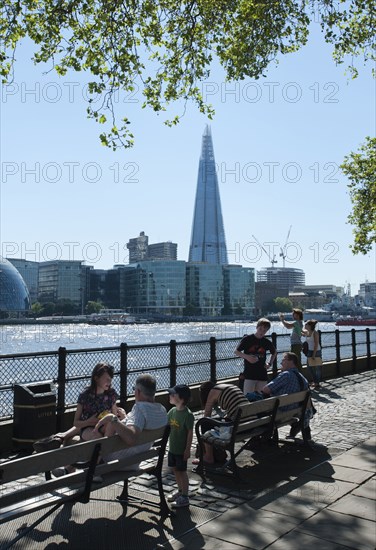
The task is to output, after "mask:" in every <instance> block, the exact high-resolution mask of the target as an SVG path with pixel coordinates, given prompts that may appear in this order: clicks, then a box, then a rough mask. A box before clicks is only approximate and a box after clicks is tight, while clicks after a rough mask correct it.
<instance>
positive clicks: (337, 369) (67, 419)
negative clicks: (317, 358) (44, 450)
mask: <svg viewBox="0 0 376 550" xmlns="http://www.w3.org/2000/svg"><path fill="white" fill-rule="evenodd" d="M373 369H376V355H372V356H371V357H370V358H368V357H358V358H357V359H356V363H355V364H354V361H353V359H343V360H341V362H340V365H338V362H336V361H329V362H326V363H324V364H323V367H322V380H323V382H324V384H325V380H329V379H335V378H337V377H343V376H346V375H350V374H354V373H355V372H357V373H361V372H365V371H368V370H373ZM303 374H304V376H305V377H306V378H307V380H310V374H309V371H308V368H307V367H306V366H304V367H303ZM221 382H227V383H237V382H238V379H237V378H228V379H221ZM199 386H200V385H199V384H193V385H191V391H192V397H191V401H190V404H189V406H190V408H191V410H192V411H194V412H195V411H198V410H200V409H201V404H200V397H199ZM156 400H157V401H158V402H159V403H162V404H163V405H164V406H165V407H166V408H167V409H169V407H170V405H169V396H168V393H167V392H166V391H161V392H158V393H157V395H156ZM133 404H134V399H133V397H129V399H128V400H127V402H126V410H127V412H128V411H129V410H130V409H131V408H132V406H133ZM74 412H75V407H73V408H69V409H67V410H66V411H65V413H64V414H63V415H62V417H61V419H60V421H61V426H60V429H61V430H62V431H63V430H66V429H68V428H70V427H71V426H72V422H73V416H74ZM12 438H13V420H5V421H2V422H0V454H4V453H9V452H10V451H20V452H22V451H25V452H30V450H31V449H30V447H29V448H27V447H26V448H22V446H20V445H19V444H15V442H14V441H13V439H12Z"/></svg>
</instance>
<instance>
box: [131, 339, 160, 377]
mask: <svg viewBox="0 0 376 550" xmlns="http://www.w3.org/2000/svg"><path fill="white" fill-rule="evenodd" d="M169 364H170V346H169V345H164V346H148V347H135V346H129V348H128V351H127V368H128V370H129V371H130V370H133V369H138V370H141V371H146V372H149V370H150V369H151V368H155V367H158V366H164V365H169Z"/></svg>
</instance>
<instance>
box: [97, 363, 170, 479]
mask: <svg viewBox="0 0 376 550" xmlns="http://www.w3.org/2000/svg"><path fill="white" fill-rule="evenodd" d="M156 386H157V384H156V380H155V378H154V377H153V376H151V375H150V374H140V376H138V377H137V379H136V385H135V388H134V391H135V404H134V405H133V407H132V410H131V411H130V412H129V413H128V414H127V415H126V417H125V419H124V420H119V418H118V417H117V416H116V415H115V414H108V415H107V416H105V417H104V418H101V419H100V420H99V422H98V423H97V425H96V426H95V431H100V430H101V428H102V427H104V435H105V436H112V435H114V434H118V435H119V437H120V438H121V439H122V440H123V441H124V442H125V443H126V444H127V445H129V447H131V448H129V449H122V450H120V451H116V452H114V453H111V454H110V455H108V456H106V457H103V458H104V460H106V462H110V461H111V460H120V459H123V458H125V457H128V456H131V455H134V454H138V453H141V452H143V451H146V450H148V449H150V448H151V446H152V442H151V443H144V444H143V445H136V441H137V434H139V433H140V432H142V430H155V429H157V428H162V427H163V426H166V425H167V411H166V409H165V407H164V406H163V405H161V404H160V403H156V402H155V392H156ZM124 469H125V470H126V469H132V470H134V469H135V465H134V464H132V466H131V467H130V468H124Z"/></svg>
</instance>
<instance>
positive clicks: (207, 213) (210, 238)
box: [188, 125, 228, 265]
mask: <svg viewBox="0 0 376 550" xmlns="http://www.w3.org/2000/svg"><path fill="white" fill-rule="evenodd" d="M188 261H189V262H205V263H209V264H219V265H224V264H227V263H228V262H227V250H226V239H225V230H224V226H223V219H222V209H221V200H220V196H219V187H218V178H217V171H216V166H215V159H214V149H213V141H212V136H211V131H210V127H209V126H208V125H207V126H206V128H205V132H204V135H203V136H202V146H201V156H200V162H199V167H198V176H197V189H196V199H195V208H194V214H193V223H192V233H191V243H190V247H189V260H188Z"/></svg>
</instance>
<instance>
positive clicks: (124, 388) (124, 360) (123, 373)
mask: <svg viewBox="0 0 376 550" xmlns="http://www.w3.org/2000/svg"><path fill="white" fill-rule="evenodd" d="M127 399H128V344H125V343H124V342H122V343H121V344H120V405H121V406H122V407H124V405H125V403H126V401H127Z"/></svg>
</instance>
